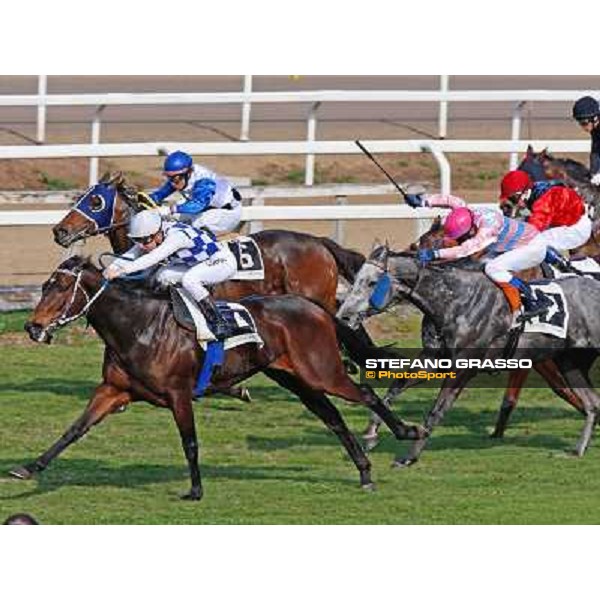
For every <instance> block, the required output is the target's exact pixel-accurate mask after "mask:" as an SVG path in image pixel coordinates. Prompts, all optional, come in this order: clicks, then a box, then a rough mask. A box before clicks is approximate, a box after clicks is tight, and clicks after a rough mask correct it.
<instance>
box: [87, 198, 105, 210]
mask: <svg viewBox="0 0 600 600" xmlns="http://www.w3.org/2000/svg"><path fill="white" fill-rule="evenodd" d="M105 206H106V203H105V201H104V198H102V196H92V199H91V200H90V208H91V209H92V211H93V212H100V211H101V210H104V207H105Z"/></svg>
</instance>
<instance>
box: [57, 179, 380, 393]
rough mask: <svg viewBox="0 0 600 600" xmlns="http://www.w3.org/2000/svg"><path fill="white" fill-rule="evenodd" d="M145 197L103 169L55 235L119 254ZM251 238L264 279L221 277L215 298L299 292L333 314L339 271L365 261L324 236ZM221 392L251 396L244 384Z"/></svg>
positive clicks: (349, 272) (275, 233)
mask: <svg viewBox="0 0 600 600" xmlns="http://www.w3.org/2000/svg"><path fill="white" fill-rule="evenodd" d="M147 202H151V201H150V200H149V198H148V197H147V196H145V195H144V194H142V193H141V192H139V190H137V189H136V188H134V187H132V186H129V185H127V184H126V182H125V179H124V177H123V174H122V173H120V172H115V173H105V174H104V175H103V176H102V178H101V179H100V180H99V181H98V183H97V184H96V185H93V186H91V187H90V188H89V189H88V190H87V191H86V192H84V193H83V194H82V196H81V197H80V198H79V199H78V200H77V201H76V202H75V205H74V206H73V208H71V210H70V211H69V212H68V213H67V214H66V215H65V216H64V217H63V219H62V220H61V221H60V222H59V223H58V224H57V225H56V226H55V227H54V228H53V230H52V231H53V233H54V240H55V241H56V243H58V244H60V245H61V246H63V247H65V248H66V247H69V246H70V245H71V244H73V243H74V242H76V241H79V240H83V239H86V238H88V237H92V236H96V235H99V234H104V235H107V236H108V238H109V240H110V243H111V246H112V249H113V251H114V252H115V253H117V254H121V253H123V252H125V251H126V250H128V249H129V248H130V246H131V240H130V239H129V238H128V237H127V226H128V223H129V219H130V217H131V216H132V215H133V214H135V213H136V212H139V211H140V210H144V208H147ZM250 237H252V238H253V239H254V240H255V241H256V243H257V244H258V246H259V248H260V251H261V253H262V257H263V262H264V272H265V277H264V279H263V280H252V281H235V280H234V281H225V282H223V283H220V284H218V285H215V286H214V287H213V288H212V296H213V297H214V298H216V299H222V300H231V301H237V300H239V299H241V298H245V297H246V296H251V295H253V294H258V295H261V296H270V295H280V294H299V295H301V296H305V297H306V298H310V299H311V300H314V301H315V302H317V303H318V304H319V305H321V306H322V307H324V308H325V309H326V310H327V311H329V312H330V313H331V314H332V315H334V314H335V311H336V291H337V285H338V278H339V276H340V275H341V276H343V277H344V278H345V279H346V280H348V281H349V282H350V283H351V282H352V281H353V280H354V275H355V274H356V273H357V272H358V270H359V269H360V267H361V266H362V264H363V263H364V260H365V258H364V256H363V255H362V254H360V253H358V252H355V251H353V250H348V249H346V248H342V247H341V246H339V245H338V244H336V243H335V242H334V241H333V240H330V239H329V238H325V237H316V236H313V235H310V234H307V233H298V232H294V231H280V230H265V231H261V232H259V233H256V234H253V235H251V236H250ZM358 334H359V335H361V336H362V337H363V341H364V342H365V344H371V345H372V344H373V343H372V341H371V339H370V337H369V335H368V333H367V331H366V330H365V329H364V328H362V327H361V329H360V330H359V331H358ZM225 393H227V394H228V395H230V396H233V397H236V398H240V399H241V400H249V399H250V395H249V392H248V390H247V389H246V388H235V389H231V390H228V391H226V392H225Z"/></svg>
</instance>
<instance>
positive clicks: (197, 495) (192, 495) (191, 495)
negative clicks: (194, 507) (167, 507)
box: [179, 490, 202, 502]
mask: <svg viewBox="0 0 600 600" xmlns="http://www.w3.org/2000/svg"><path fill="white" fill-rule="evenodd" d="M179 498H180V499H181V500H193V501H195V502H198V501H199V500H202V491H198V490H192V491H190V492H188V493H187V494H182V495H181V496H179Z"/></svg>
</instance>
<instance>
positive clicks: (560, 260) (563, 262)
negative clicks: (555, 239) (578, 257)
mask: <svg viewBox="0 0 600 600" xmlns="http://www.w3.org/2000/svg"><path fill="white" fill-rule="evenodd" d="M545 261H546V262H547V263H548V264H550V265H552V266H553V267H556V268H557V269H558V270H559V271H562V272H563V273H572V272H573V271H574V269H573V265H571V261H570V260H569V259H568V258H565V257H564V256H563V255H562V254H561V253H560V252H558V251H557V250H555V249H554V248H551V247H550V246H549V247H548V250H547V251H546V257H545Z"/></svg>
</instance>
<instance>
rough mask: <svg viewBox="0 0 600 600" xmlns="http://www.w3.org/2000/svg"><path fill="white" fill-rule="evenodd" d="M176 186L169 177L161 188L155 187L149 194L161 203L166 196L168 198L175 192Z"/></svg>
mask: <svg viewBox="0 0 600 600" xmlns="http://www.w3.org/2000/svg"><path fill="white" fill-rule="evenodd" d="M174 191H175V188H174V187H173V184H172V183H171V182H170V181H169V180H168V179H167V181H165V182H164V183H163V184H162V185H161V186H160V187H159V188H157V189H155V190H154V191H153V192H150V194H148V195H149V196H150V198H152V200H154V202H157V203H158V204H160V203H161V202H162V201H163V200H164V199H165V198H168V197H169V196H170V195H171V194H172V193H173V192H174Z"/></svg>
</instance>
